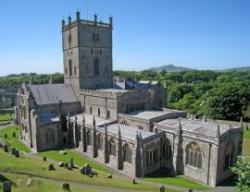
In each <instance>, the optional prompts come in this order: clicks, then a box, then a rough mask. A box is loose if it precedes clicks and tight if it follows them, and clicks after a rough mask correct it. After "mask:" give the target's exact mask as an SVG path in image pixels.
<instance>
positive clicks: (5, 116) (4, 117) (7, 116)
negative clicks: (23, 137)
mask: <svg viewBox="0 0 250 192" xmlns="http://www.w3.org/2000/svg"><path fill="white" fill-rule="evenodd" d="M12 119H13V114H11V113H5V114H0V122H1V121H11V120H12Z"/></svg>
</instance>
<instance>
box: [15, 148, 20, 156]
mask: <svg viewBox="0 0 250 192" xmlns="http://www.w3.org/2000/svg"><path fill="white" fill-rule="evenodd" d="M15 157H20V153H19V150H18V149H16V150H15Z"/></svg>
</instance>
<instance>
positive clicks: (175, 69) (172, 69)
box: [149, 64, 195, 72]
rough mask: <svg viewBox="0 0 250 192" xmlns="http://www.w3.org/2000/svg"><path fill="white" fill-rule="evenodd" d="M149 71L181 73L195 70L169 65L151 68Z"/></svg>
mask: <svg viewBox="0 0 250 192" xmlns="http://www.w3.org/2000/svg"><path fill="white" fill-rule="evenodd" d="M149 70H152V71H158V72H159V71H163V70H166V71H167V72H181V71H190V70H195V69H192V68H187V67H182V66H175V65H173V64H169V65H163V66H160V67H152V68H150V69H149Z"/></svg>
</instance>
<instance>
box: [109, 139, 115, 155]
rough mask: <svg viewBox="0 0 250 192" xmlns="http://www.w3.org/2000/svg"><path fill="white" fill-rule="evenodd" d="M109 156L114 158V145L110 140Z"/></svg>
mask: <svg viewBox="0 0 250 192" xmlns="http://www.w3.org/2000/svg"><path fill="white" fill-rule="evenodd" d="M109 155H113V156H116V144H115V141H114V140H113V139H112V138H111V139H110V140H109Z"/></svg>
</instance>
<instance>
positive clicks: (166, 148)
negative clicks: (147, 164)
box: [162, 139, 172, 160]
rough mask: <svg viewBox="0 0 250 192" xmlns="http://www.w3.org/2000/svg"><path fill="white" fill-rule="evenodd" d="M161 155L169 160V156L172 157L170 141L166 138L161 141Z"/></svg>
mask: <svg viewBox="0 0 250 192" xmlns="http://www.w3.org/2000/svg"><path fill="white" fill-rule="evenodd" d="M162 156H163V158H164V159H166V160H171V158H172V149H171V145H170V142H169V140H168V139H166V140H164V141H163V144H162Z"/></svg>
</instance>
